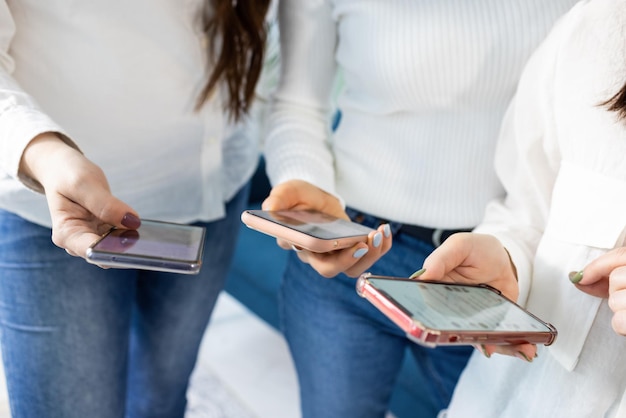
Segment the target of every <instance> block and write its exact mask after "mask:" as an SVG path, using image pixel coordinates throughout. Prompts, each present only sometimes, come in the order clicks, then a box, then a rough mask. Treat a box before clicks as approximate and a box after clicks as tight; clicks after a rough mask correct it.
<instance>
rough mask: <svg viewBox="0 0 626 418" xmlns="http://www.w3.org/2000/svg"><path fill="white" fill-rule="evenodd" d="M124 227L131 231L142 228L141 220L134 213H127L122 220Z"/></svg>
mask: <svg viewBox="0 0 626 418" xmlns="http://www.w3.org/2000/svg"><path fill="white" fill-rule="evenodd" d="M122 225H124V226H125V227H126V228H129V229H137V228H139V227H140V226H141V220H140V219H139V218H138V217H136V216H135V215H133V214H132V213H127V214H126V215H124V217H123V218H122Z"/></svg>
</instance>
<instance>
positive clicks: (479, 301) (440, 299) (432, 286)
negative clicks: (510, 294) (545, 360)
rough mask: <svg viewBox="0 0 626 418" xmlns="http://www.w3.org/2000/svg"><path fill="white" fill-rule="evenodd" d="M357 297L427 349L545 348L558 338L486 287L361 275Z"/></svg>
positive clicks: (540, 321) (525, 312)
mask: <svg viewBox="0 0 626 418" xmlns="http://www.w3.org/2000/svg"><path fill="white" fill-rule="evenodd" d="M356 290H357V293H358V294H359V295H360V296H362V297H364V298H365V299H367V300H368V301H370V302H371V303H372V304H373V305H374V306H375V307H376V308H378V309H379V310H380V311H381V312H382V313H384V314H385V315H386V316H387V317H388V318H389V319H391V320H392V321H393V322H394V323H395V324H396V325H398V326H399V327H400V328H402V330H404V331H405V332H406V334H407V336H408V337H409V338H410V339H411V340H413V341H415V342H416V343H418V344H422V345H425V346H428V347H434V346H437V345H474V344H497V345H507V344H522V343H531V344H544V345H550V344H552V343H553V342H554V340H555V339H556V336H557V331H556V328H554V326H552V325H551V324H549V323H547V322H544V321H542V320H541V319H539V318H537V317H536V316H534V315H533V314H531V313H530V312H528V311H527V310H525V309H524V308H522V307H521V306H519V305H517V304H516V303H515V302H513V301H511V300H510V299H507V298H506V297H504V296H503V295H502V294H501V293H500V292H499V291H498V290H496V289H494V288H492V287H490V286H487V285H464V284H457V283H443V282H429V281H422V280H412V279H406V278H399V277H387V276H375V275H372V274H370V273H364V274H363V275H361V277H359V279H358V280H357V284H356Z"/></svg>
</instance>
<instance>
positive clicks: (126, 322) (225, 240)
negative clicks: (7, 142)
mask: <svg viewBox="0 0 626 418" xmlns="http://www.w3.org/2000/svg"><path fill="white" fill-rule="evenodd" d="M247 195H248V188H244V189H243V190H242V191H240V192H239V194H238V195H237V196H236V197H235V198H234V199H233V200H232V201H231V202H230V203H229V204H228V206H227V217H225V218H223V219H221V220H218V221H215V222H211V223H200V224H198V225H203V226H205V227H206V228H207V238H206V242H205V252H204V256H203V257H204V260H203V267H202V269H201V271H200V274H199V275H197V276H188V275H177V274H171V273H161V272H151V271H141V270H121V269H108V270H104V269H101V268H99V267H97V266H94V265H91V264H88V263H87V262H85V260H83V259H82V258H76V257H71V256H69V255H68V254H67V253H66V252H65V251H64V250H63V249H61V248H58V247H56V246H55V245H54V244H53V243H52V241H51V240H50V234H51V231H50V229H48V228H43V227H41V226H37V225H34V224H32V223H30V222H27V221H25V220H23V219H21V218H19V217H17V216H15V215H14V214H11V213H8V212H4V211H0V337H1V343H2V357H3V361H4V367H5V372H6V377H7V387H8V391H9V403H10V407H11V413H12V416H13V417H14V418H24V417H32V418H41V417H64V418H67V417H77V418H85V417H90V418H93V417H103V418H113V417H151V418H157V417H163V418H174V417H183V416H184V413H185V408H186V391H187V386H188V381H189V377H190V374H191V372H192V370H193V367H194V364H195V362H196V358H197V353H198V349H199V345H200V342H201V339H202V336H203V334H204V331H205V328H206V326H207V324H208V321H209V317H210V315H211V311H212V309H213V306H214V304H215V301H216V298H217V296H218V294H219V293H220V291H221V290H222V288H223V285H224V282H225V278H226V275H227V272H228V268H229V266H230V262H231V259H232V255H233V251H234V246H235V240H236V237H237V231H238V230H239V225H240V223H239V215H240V213H241V211H242V210H243V207H244V205H245V203H246V201H247V199H246V197H247Z"/></svg>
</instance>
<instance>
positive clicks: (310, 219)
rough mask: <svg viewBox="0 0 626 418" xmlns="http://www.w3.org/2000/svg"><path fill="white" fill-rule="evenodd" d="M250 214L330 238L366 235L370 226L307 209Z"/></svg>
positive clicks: (252, 212)
mask: <svg viewBox="0 0 626 418" xmlns="http://www.w3.org/2000/svg"><path fill="white" fill-rule="evenodd" d="M248 212H249V213H251V214H252V215H255V216H258V217H260V218H263V219H265V220H267V221H270V222H273V223H276V224H278V225H283V226H286V227H288V228H291V229H294V230H296V231H299V232H302V233H304V234H307V235H310V236H312V237H316V238H320V239H325V240H332V239H336V238H341V237H354V236H359V235H367V234H369V233H370V232H371V230H372V229H371V228H368V227H366V226H364V225H361V224H358V223H355V222H350V221H348V220H345V219H339V218H335V217H333V216H330V215H327V214H325V213H320V212H314V211H307V210H278V211H262V210H250V211H248Z"/></svg>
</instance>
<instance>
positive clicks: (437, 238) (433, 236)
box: [398, 224, 471, 247]
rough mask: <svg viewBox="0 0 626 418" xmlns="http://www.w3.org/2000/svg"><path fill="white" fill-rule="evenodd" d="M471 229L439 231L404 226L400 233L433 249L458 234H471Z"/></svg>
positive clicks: (436, 229) (415, 226)
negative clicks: (425, 243) (427, 244)
mask: <svg viewBox="0 0 626 418" xmlns="http://www.w3.org/2000/svg"><path fill="white" fill-rule="evenodd" d="M470 231H471V229H438V228H426V227H423V226H417V225H406V224H403V225H402V226H401V227H400V229H399V230H398V232H400V233H401V234H407V235H410V236H412V237H413V238H417V239H419V240H420V241H424V242H427V243H429V244H431V245H432V246H433V247H439V246H440V245H441V243H442V242H444V241H445V240H446V239H448V238H449V237H450V235H452V234H456V233H457V232H470Z"/></svg>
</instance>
